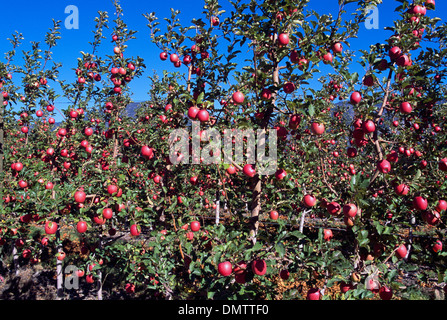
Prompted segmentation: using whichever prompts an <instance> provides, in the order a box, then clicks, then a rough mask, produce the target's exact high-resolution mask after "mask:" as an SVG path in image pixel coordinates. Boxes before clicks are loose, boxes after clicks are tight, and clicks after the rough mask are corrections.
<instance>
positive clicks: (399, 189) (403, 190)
mask: <svg viewBox="0 0 447 320" xmlns="http://www.w3.org/2000/svg"><path fill="white" fill-rule="evenodd" d="M394 191H396V193H397V194H398V195H400V196H405V195H407V194H408V192H409V191H410V188H409V187H408V186H407V185H406V184H403V183H402V184H399V185H397V186H396V187H395V188H394Z"/></svg>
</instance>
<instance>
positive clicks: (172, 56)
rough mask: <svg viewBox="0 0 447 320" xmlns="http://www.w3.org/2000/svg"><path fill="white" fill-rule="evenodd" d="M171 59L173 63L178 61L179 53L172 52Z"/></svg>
mask: <svg viewBox="0 0 447 320" xmlns="http://www.w3.org/2000/svg"><path fill="white" fill-rule="evenodd" d="M169 60H171V62H172V63H176V62H177V61H179V59H178V55H177V54H175V53H171V55H170V56H169Z"/></svg>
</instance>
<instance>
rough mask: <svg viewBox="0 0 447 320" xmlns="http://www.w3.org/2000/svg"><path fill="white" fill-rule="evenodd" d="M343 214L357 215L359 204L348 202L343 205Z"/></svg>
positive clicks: (348, 215)
mask: <svg viewBox="0 0 447 320" xmlns="http://www.w3.org/2000/svg"><path fill="white" fill-rule="evenodd" d="M343 214H344V215H345V216H347V217H351V218H353V217H355V216H356V214H357V206H356V205H355V204H353V203H348V204H345V205H344V206H343Z"/></svg>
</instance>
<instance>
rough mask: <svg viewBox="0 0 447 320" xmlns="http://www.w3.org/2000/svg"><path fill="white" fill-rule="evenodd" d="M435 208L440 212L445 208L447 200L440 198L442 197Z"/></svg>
mask: <svg viewBox="0 0 447 320" xmlns="http://www.w3.org/2000/svg"><path fill="white" fill-rule="evenodd" d="M435 210H436V211H438V212H441V211H443V210H447V201H445V200H442V199H441V200H439V201H438V204H437V205H436V208H435Z"/></svg>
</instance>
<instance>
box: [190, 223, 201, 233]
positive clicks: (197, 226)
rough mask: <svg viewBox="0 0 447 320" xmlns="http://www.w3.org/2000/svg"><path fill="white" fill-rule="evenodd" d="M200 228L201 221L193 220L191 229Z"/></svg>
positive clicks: (197, 229)
mask: <svg viewBox="0 0 447 320" xmlns="http://www.w3.org/2000/svg"><path fill="white" fill-rule="evenodd" d="M199 230H200V222H199V221H193V222H191V231H194V232H196V231H199Z"/></svg>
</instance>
